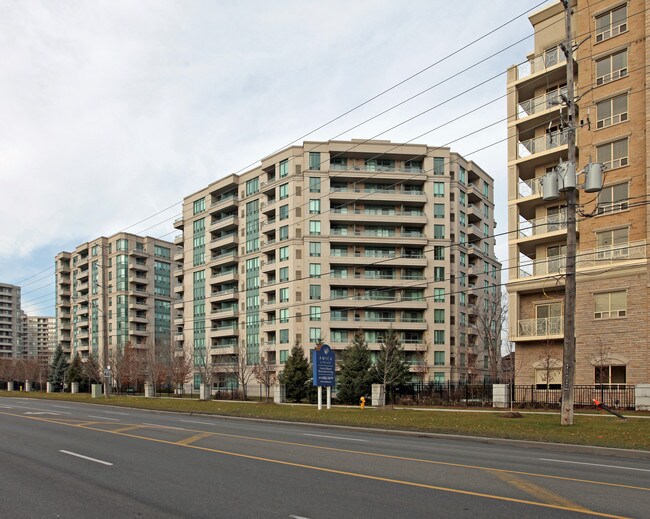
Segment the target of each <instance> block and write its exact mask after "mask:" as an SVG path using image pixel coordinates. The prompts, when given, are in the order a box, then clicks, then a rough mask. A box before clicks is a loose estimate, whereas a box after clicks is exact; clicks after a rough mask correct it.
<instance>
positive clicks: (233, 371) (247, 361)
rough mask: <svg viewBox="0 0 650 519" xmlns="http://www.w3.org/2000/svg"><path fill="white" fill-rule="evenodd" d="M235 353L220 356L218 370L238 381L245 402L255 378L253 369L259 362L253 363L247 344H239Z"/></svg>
mask: <svg viewBox="0 0 650 519" xmlns="http://www.w3.org/2000/svg"><path fill="white" fill-rule="evenodd" d="M234 349H235V352H234V353H233V354H232V355H220V356H219V360H218V361H217V365H218V370H219V371H220V372H222V373H226V374H228V375H230V376H232V377H233V378H234V379H235V380H237V384H238V385H239V386H240V387H241V389H242V396H243V397H244V400H247V399H248V383H249V382H250V380H251V378H252V377H253V373H254V372H253V368H254V367H255V365H256V364H257V362H252V361H253V360H257V359H251V358H250V356H249V355H248V349H247V347H246V343H245V342H243V341H242V342H239V343H238V345H237V346H235V348H234Z"/></svg>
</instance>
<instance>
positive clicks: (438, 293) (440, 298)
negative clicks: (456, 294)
mask: <svg viewBox="0 0 650 519" xmlns="http://www.w3.org/2000/svg"><path fill="white" fill-rule="evenodd" d="M433 302H434V303H444V302H445V289H444V288H434V289H433Z"/></svg>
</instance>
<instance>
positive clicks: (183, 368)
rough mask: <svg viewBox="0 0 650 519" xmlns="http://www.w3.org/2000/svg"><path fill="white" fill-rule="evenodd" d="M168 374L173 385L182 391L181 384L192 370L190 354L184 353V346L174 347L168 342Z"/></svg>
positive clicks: (182, 384) (186, 379) (187, 378)
mask: <svg viewBox="0 0 650 519" xmlns="http://www.w3.org/2000/svg"><path fill="white" fill-rule="evenodd" d="M167 360H168V361H169V375H170V377H171V380H172V383H173V384H174V387H175V388H176V389H177V390H178V389H180V390H181V394H182V391H183V386H184V385H185V383H186V382H187V381H188V380H189V379H190V376H191V375H192V373H193V371H194V366H193V362H192V356H191V355H188V354H187V353H186V350H185V348H176V347H174V345H173V344H169V355H168V356H167Z"/></svg>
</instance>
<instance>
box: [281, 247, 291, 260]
mask: <svg viewBox="0 0 650 519" xmlns="http://www.w3.org/2000/svg"><path fill="white" fill-rule="evenodd" d="M288 259H289V247H280V261H286V260H288Z"/></svg>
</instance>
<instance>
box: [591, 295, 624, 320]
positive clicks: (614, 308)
mask: <svg viewBox="0 0 650 519" xmlns="http://www.w3.org/2000/svg"><path fill="white" fill-rule="evenodd" d="M594 303H595V305H594V318H596V319H612V318H614V317H625V315H626V313H627V291H625V290H617V291H616V292H603V293H600V294H594Z"/></svg>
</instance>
